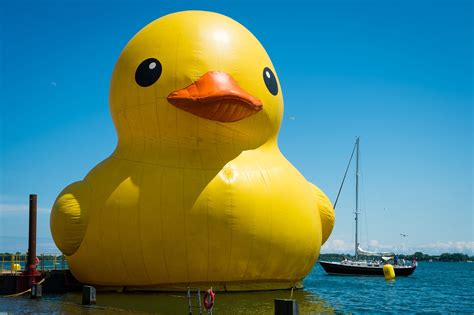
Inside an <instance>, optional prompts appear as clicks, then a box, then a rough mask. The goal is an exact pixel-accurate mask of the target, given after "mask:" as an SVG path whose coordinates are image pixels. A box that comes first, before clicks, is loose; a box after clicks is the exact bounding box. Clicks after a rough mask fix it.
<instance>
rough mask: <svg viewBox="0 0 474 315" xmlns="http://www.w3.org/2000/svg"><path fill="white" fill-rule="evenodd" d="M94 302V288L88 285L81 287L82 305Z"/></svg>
mask: <svg viewBox="0 0 474 315" xmlns="http://www.w3.org/2000/svg"><path fill="white" fill-rule="evenodd" d="M95 303H96V291H95V288H94V287H92V286H90V285H85V286H83V287H82V305H91V304H95Z"/></svg>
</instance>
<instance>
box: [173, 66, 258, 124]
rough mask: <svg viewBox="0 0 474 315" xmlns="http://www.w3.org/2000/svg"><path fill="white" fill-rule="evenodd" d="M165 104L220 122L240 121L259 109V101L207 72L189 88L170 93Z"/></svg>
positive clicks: (225, 77) (224, 78) (231, 81)
mask: <svg viewBox="0 0 474 315" xmlns="http://www.w3.org/2000/svg"><path fill="white" fill-rule="evenodd" d="M168 102H170V103H171V104H173V105H174V106H176V107H178V108H179V109H182V110H184V111H187V112H189V113H191V114H194V115H196V116H199V117H202V118H206V119H210V120H217V121H220V122H232V121H238V120H241V119H244V118H246V117H249V116H251V115H253V114H256V113H257V112H259V111H260V110H261V109H262V107H263V104H262V101H260V100H259V99H257V98H256V97H254V96H252V95H250V94H249V93H247V92H246V91H244V90H243V89H242V88H241V87H240V86H239V85H238V84H237V82H235V80H234V79H233V78H232V77H231V76H230V75H229V74H227V73H225V72H220V71H210V72H207V73H206V74H204V75H203V76H202V77H200V78H199V79H198V80H197V81H196V82H194V83H192V84H191V85H189V86H187V87H185V88H183V89H180V90H177V91H174V92H171V93H170V95H168Z"/></svg>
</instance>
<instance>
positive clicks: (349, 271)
mask: <svg viewBox="0 0 474 315" xmlns="http://www.w3.org/2000/svg"><path fill="white" fill-rule="evenodd" d="M319 263H320V264H321V266H322V267H323V269H324V270H325V271H326V272H327V273H328V274H330V275H359V276H360V275H362V276H383V265H375V264H373V265H372V264H366V263H358V262H330V261H320V262H319ZM393 267H394V270H395V276H401V277H406V276H409V275H411V274H412V273H413V272H414V271H415V269H416V266H393Z"/></svg>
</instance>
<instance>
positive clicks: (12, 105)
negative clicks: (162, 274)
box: [0, 0, 474, 253]
mask: <svg viewBox="0 0 474 315" xmlns="http://www.w3.org/2000/svg"><path fill="white" fill-rule="evenodd" d="M188 9H201V10H209V11H215V12H219V13H222V14H225V15H228V16H230V17H232V18H234V19H235V20H237V21H239V22H240V23H242V24H243V25H244V26H246V27H247V28H248V29H249V30H250V31H251V32H253V33H254V34H255V36H256V37H257V38H258V39H259V40H260V41H261V42H262V44H263V45H264V47H265V48H266V49H267V52H268V53H269V55H270V57H271V58H272V61H273V64H274V65H275V68H276V71H277V73H278V75H279V79H280V83H281V86H282V91H283V95H284V97H285V117H284V120H283V125H282V129H281V133H280V140H279V143H280V147H281V149H282V151H283V153H284V154H285V155H286V156H287V158H288V159H289V160H290V161H291V162H292V163H293V164H294V165H295V166H296V167H297V168H298V169H299V170H300V171H301V172H302V173H303V174H304V175H305V176H306V178H307V179H309V180H310V181H312V182H314V183H315V184H317V185H318V186H319V187H321V188H322V189H323V190H324V191H325V192H326V193H327V194H328V196H329V197H330V198H331V199H332V200H334V198H335V195H336V193H337V189H338V186H339V184H340V181H341V178H342V175H343V172H344V168H345V166H346V163H347V159H348V157H349V154H350V150H351V149H352V145H353V142H354V139H355V136H360V137H361V150H362V152H361V154H362V155H361V159H362V160H361V166H362V182H361V186H362V187H361V188H362V189H361V201H362V205H361V206H362V210H363V212H362V223H361V235H360V237H361V240H362V244H363V245H364V246H365V247H369V248H370V249H372V250H375V249H387V248H391V249H394V250H397V251H402V252H411V251H413V250H423V251H425V252H431V253H438V252H442V251H451V252H452V251H463V252H467V253H473V252H474V236H473V229H474V221H473V203H472V195H473V186H472V179H473V156H472V146H473V134H474V132H473V125H472V121H473V112H472V101H473V94H472V93H473V81H472V80H473V79H472V75H473V54H472V53H473V7H472V2H470V1H376V0H373V1H357V2H356V1H307V2H300V1H288V2H277V1H271V2H270V1H269V2H265V1H261V2H257V1H240V2H234V1H176V2H173V3H172V2H171V1H168V2H166V3H165V2H164V1H163V2H162V3H161V2H158V1H118V2H115V3H114V4H111V2H108V1H97V2H91V1H89V2H88V1H41V2H25V1H15V2H13V1H8V2H7V1H3V2H2V3H1V4H0V34H1V36H0V49H1V50H0V51H1V53H0V67H1V68H0V74H1V75H0V97H1V98H0V106H1V110H2V115H1V121H0V123H1V129H0V132H1V133H0V198H1V199H0V252H1V251H4V250H10V251H12V250H14V249H18V250H19V251H25V250H26V247H27V244H26V240H25V238H24V237H25V236H26V233H27V231H28V226H27V222H28V221H27V203H28V194H29V193H37V194H38V201H39V207H40V213H39V217H38V225H39V226H38V234H39V235H38V236H39V237H40V238H41V240H40V242H39V247H40V248H39V250H40V251H49V252H57V251H58V250H57V249H56V248H55V247H54V245H53V243H52V240H51V236H50V232H49V209H50V208H51V206H52V204H53V203H54V200H55V198H56V196H57V194H58V193H59V192H60V191H61V190H62V189H63V188H64V187H65V186H66V185H68V184H69V183H71V182H74V181H76V180H80V179H82V178H83V177H84V176H85V175H86V174H87V172H88V171H89V170H90V169H91V168H92V167H94V166H95V165H96V164H97V163H99V162H100V161H101V160H103V159H104V158H106V157H107V156H108V155H109V154H110V153H111V152H112V151H113V149H114V147H115V145H116V141H117V140H116V135H115V129H114V127H113V124H112V120H111V117H110V114H109V109H108V89H109V82H110V77H111V73H112V70H113V67H114V64H115V62H116V60H117V58H118V56H119V54H120V52H121V50H122V48H123V47H124V46H125V44H126V43H127V41H128V40H129V39H130V38H131V37H132V36H133V35H134V34H135V33H136V32H137V31H138V30H140V29H141V28H142V27H144V26H145V25H146V24H148V23H149V22H151V21H153V20H154V19H156V18H158V17H160V16H162V15H164V14H167V13H171V12H175V11H181V10H188ZM351 175H352V174H351ZM353 186H354V179H353V176H351V177H350V178H349V180H348V182H347V186H346V187H345V189H344V191H343V194H342V197H341V199H340V202H339V205H338V208H337V209H336V212H337V214H336V215H337V221H336V226H335V229H334V232H333V235H332V236H331V238H330V240H329V242H328V244H327V245H326V246H325V248H324V251H326V252H333V251H346V252H349V251H351V250H352V247H353V246H352V243H353V239H354V236H353V231H354V227H353V213H352V212H353V207H354V191H353ZM400 233H403V234H407V235H408V237H406V238H403V237H401V236H400Z"/></svg>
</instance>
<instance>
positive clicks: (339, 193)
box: [333, 137, 359, 210]
mask: <svg viewBox="0 0 474 315" xmlns="http://www.w3.org/2000/svg"><path fill="white" fill-rule="evenodd" d="M358 138H359V137H357V139H358ZM356 147H357V142H356V143H355V144H354V148H353V149H352V153H351V157H350V158H349V163H347V167H346V172H345V173H344V177H343V178H342V183H341V186H340V187H339V191H338V192H337V197H336V201H334V207H333V208H334V210H336V205H337V201H338V200H339V196H340V195H341V191H342V187H343V186H344V182H345V180H346V176H347V171H349V167H350V166H351V162H352V158H353V157H354V152H355V149H356Z"/></svg>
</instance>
